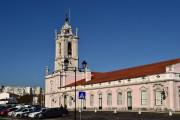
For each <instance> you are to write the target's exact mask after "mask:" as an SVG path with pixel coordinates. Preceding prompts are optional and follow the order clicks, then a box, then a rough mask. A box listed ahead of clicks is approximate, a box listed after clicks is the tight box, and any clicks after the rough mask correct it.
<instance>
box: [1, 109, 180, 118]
mask: <svg viewBox="0 0 180 120" xmlns="http://www.w3.org/2000/svg"><path fill="white" fill-rule="evenodd" d="M79 115H80V113H79V112H78V113H77V120H80V116H79ZM0 119H1V120H25V119H27V120H29V118H23V119H12V118H0ZM73 119H74V112H70V113H69V115H68V116H64V117H60V118H51V119H46V120H73ZM81 120H180V113H174V114H172V116H169V113H161V112H158V113H155V112H142V113H141V114H138V112H117V113H116V114H115V113H113V112H109V111H97V112H96V113H95V112H92V111H86V112H82V116H81Z"/></svg>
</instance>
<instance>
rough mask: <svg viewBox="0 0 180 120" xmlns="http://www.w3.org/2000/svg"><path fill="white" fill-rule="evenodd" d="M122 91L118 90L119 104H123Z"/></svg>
mask: <svg viewBox="0 0 180 120" xmlns="http://www.w3.org/2000/svg"><path fill="white" fill-rule="evenodd" d="M122 99H123V98H122V93H121V92H118V93H117V105H122Z"/></svg>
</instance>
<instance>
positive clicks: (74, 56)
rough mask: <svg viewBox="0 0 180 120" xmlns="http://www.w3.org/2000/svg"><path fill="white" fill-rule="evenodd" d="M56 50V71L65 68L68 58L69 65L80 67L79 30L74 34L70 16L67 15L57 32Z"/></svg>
mask: <svg viewBox="0 0 180 120" xmlns="http://www.w3.org/2000/svg"><path fill="white" fill-rule="evenodd" d="M55 39H56V50H55V66H54V68H55V71H61V70H63V69H64V68H63V67H64V60H65V59H68V61H69V65H68V67H69V68H71V67H78V39H79V37H78V36H77V31H76V34H75V35H74V33H73V30H72V27H71V24H70V21H69V18H68V16H67V15H66V18H65V22H64V25H63V26H62V28H61V30H60V31H59V32H58V33H56V37H55Z"/></svg>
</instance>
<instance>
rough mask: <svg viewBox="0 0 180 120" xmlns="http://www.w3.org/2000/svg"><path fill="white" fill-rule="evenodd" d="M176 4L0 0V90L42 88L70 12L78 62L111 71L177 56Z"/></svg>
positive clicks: (158, 0)
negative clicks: (57, 36) (58, 31)
mask: <svg viewBox="0 0 180 120" xmlns="http://www.w3.org/2000/svg"><path fill="white" fill-rule="evenodd" d="M179 6H180V2H179V1H178V0H173V1H170V0H104V1H101V0H99V1H98V0H86V1H85V0H1V1H0V85H1V84H4V85H31V86H35V85H40V86H44V66H46V65H48V66H49V67H50V69H51V71H52V70H53V65H54V50H55V47H54V45H55V44H54V43H55V41H54V29H59V28H60V27H61V26H62V24H63V23H64V16H65V12H66V11H67V10H68V9H69V8H70V9H71V24H72V26H73V27H74V28H75V27H78V28H79V35H80V40H79V58H80V60H84V59H85V60H86V61H87V62H88V63H89V67H90V69H91V70H92V71H111V70H116V69H120V68H126V67H131V66H137V65H142V64H148V63H152V62H157V61H161V60H167V59H174V58H178V57H180V52H179V51H180V47H179V45H180V34H179V33H180V29H179V28H180V22H179V21H180V7H179Z"/></svg>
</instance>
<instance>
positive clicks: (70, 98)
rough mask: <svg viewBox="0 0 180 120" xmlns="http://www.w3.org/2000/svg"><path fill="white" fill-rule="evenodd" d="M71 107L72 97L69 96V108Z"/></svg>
mask: <svg viewBox="0 0 180 120" xmlns="http://www.w3.org/2000/svg"><path fill="white" fill-rule="evenodd" d="M71 105H72V97H71V96H69V106H71Z"/></svg>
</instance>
